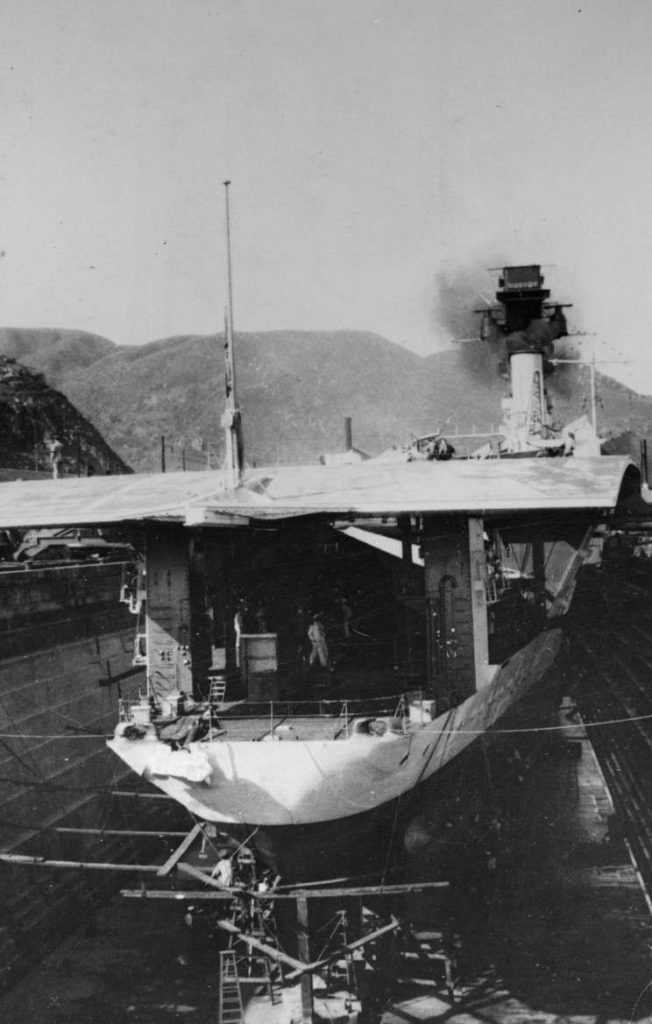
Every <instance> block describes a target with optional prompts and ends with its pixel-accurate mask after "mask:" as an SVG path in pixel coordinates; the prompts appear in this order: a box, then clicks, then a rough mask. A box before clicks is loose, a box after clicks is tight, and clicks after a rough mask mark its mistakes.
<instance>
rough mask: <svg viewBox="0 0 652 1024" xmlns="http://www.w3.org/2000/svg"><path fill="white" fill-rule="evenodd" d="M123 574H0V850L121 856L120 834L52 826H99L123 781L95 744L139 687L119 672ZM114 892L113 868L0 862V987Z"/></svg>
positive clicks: (125, 657)
mask: <svg viewBox="0 0 652 1024" xmlns="http://www.w3.org/2000/svg"><path fill="white" fill-rule="evenodd" d="M121 579H122V567H121V566H120V565H94V566H69V567H65V568H57V569H46V570H40V571H38V572H32V571H23V572H20V571H18V572H7V573H3V574H1V575H0V644H1V648H0V846H1V847H2V848H3V849H4V850H12V851H14V852H20V853H27V852H28V853H31V854H35V855H39V856H40V855H42V856H45V857H48V858H61V859H80V860H83V859H94V860H102V861H111V860H112V859H113V860H120V859H122V860H124V859H125V856H124V844H125V840H124V839H116V838H115V837H101V836H100V837H98V836H96V835H95V836H93V835H81V834H70V833H64V834H62V833H57V832H54V831H52V828H53V827H56V826H62V825H65V826H68V827H70V826H73V827H76V828H98V827H106V825H107V822H108V815H109V810H108V808H109V801H110V796H109V791H110V790H111V788H112V787H114V786H115V783H116V782H119V781H120V780H121V779H122V778H123V777H124V772H123V769H122V767H121V766H120V765H119V764H118V763H117V762H116V760H115V759H114V758H113V757H112V755H111V753H110V751H108V750H107V749H106V747H105V743H104V736H105V735H106V734H109V733H111V732H112V731H113V728H114V726H115V722H116V718H117V709H118V697H119V695H120V693H122V695H125V696H127V695H131V694H132V693H133V691H134V689H136V688H137V686H138V683H139V681H142V679H141V678H140V677H139V676H136V675H131V674H128V673H129V670H130V669H131V667H132V666H131V659H132V654H133V638H134V629H135V619H134V618H133V617H132V616H131V615H130V614H129V612H128V610H127V609H126V607H125V606H124V605H121V604H120V603H119V601H118V597H119V590H120V583H121ZM124 673H127V675H126V676H124ZM119 676H123V678H122V679H121V680H116V678H115V677H119ZM110 680H113V681H110ZM122 827H125V826H124V825H123V826H122ZM130 859H134V858H133V856H132V857H131V858H130ZM115 885H116V880H115V875H114V874H113V873H111V874H108V875H104V874H102V875H100V874H98V873H96V872H93V874H92V875H91V874H90V873H87V872H80V871H77V872H71V871H68V870H64V871H56V870H51V869H43V868H37V867H23V866H10V865H7V864H4V863H3V864H0V893H1V895H0V914H1V916H0V984H7V983H8V982H10V981H11V980H12V978H13V977H15V976H16V975H17V974H18V973H20V972H21V971H22V970H24V969H25V968H26V967H27V966H28V965H29V964H30V963H31V962H33V961H34V960H36V959H38V958H39V957H40V956H42V955H43V954H44V953H45V952H47V951H48V950H49V949H50V948H52V946H53V945H54V943H55V942H56V941H57V940H58V939H59V938H60V937H61V936H62V935H63V934H65V933H66V932H67V931H69V930H70V929H71V928H72V927H74V926H75V925H77V924H78V923H79V922H80V920H81V919H82V917H83V916H84V915H86V916H87V915H88V914H89V913H92V912H93V909H94V908H96V907H97V906H98V905H99V903H100V902H101V901H102V899H103V898H104V897H105V896H106V894H107V893H108V892H109V891H111V890H112V889H113V888H115Z"/></svg>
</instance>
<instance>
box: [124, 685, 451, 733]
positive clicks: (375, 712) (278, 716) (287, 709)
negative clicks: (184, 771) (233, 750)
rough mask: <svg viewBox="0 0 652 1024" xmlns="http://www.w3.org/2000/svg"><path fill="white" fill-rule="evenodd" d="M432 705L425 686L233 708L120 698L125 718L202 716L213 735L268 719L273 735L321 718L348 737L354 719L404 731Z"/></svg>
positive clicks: (160, 720) (158, 720) (158, 719)
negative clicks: (221, 728) (287, 725)
mask: <svg viewBox="0 0 652 1024" xmlns="http://www.w3.org/2000/svg"><path fill="white" fill-rule="evenodd" d="M431 706H432V701H428V700H427V699H425V698H424V695H423V693H422V691H421V690H412V691H409V692H406V693H400V694H388V695H385V696H381V697H358V698H346V699H342V698H339V699H329V700H326V699H323V698H320V699H316V700H305V699H300V700H273V701H243V702H241V703H237V704H234V705H230V706H225V705H224V704H218V703H216V702H211V701H208V700H206V701H193V702H186V704H185V706H184V707H177V708H171V707H170V702H169V701H168V700H167V699H162V700H160V701H157V700H156V698H155V697H153V696H150V697H144V696H143V697H141V698H140V700H139V701H134V700H132V699H127V698H121V699H120V701H119V717H120V721H121V722H133V723H137V724H142V725H145V724H149V723H150V722H151V723H153V724H154V725H157V724H159V723H161V724H163V723H165V722H169V721H171V720H172V719H174V718H177V717H183V716H184V715H193V716H200V717H201V716H202V715H203V716H204V717H205V718H206V719H207V720H208V721H209V723H210V729H211V734H212V732H213V729H214V727H215V724H216V723H217V722H218V720H220V721H222V722H223V723H224V724H225V725H227V726H228V723H229V722H234V723H235V722H247V721H251V722H253V721H257V722H262V721H265V722H266V725H267V730H266V731H267V732H268V734H269V735H273V733H274V729H275V728H276V727H277V726H278V725H280V723H281V722H287V721H288V720H294V721H296V720H301V719H303V720H309V719H313V720H314V719H316V718H318V719H323V720H325V721H328V720H330V721H332V723H333V732H334V735H335V736H343V737H344V738H348V737H349V736H350V735H351V729H352V724H353V722H354V721H355V720H356V719H360V718H367V719H391V720H393V721H395V722H397V723H399V725H400V727H401V729H402V730H403V731H406V730H407V728H408V725H410V724H415V723H417V724H423V722H425V721H429V720H430V715H431Z"/></svg>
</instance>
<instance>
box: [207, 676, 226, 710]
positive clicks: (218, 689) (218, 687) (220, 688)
mask: <svg viewBox="0 0 652 1024" xmlns="http://www.w3.org/2000/svg"><path fill="white" fill-rule="evenodd" d="M210 681H211V686H210V690H209V692H208V701H209V703H210V706H211V708H215V709H217V708H218V707H219V706H220V705H221V704H223V703H224V698H225V696H226V679H225V678H224V676H210Z"/></svg>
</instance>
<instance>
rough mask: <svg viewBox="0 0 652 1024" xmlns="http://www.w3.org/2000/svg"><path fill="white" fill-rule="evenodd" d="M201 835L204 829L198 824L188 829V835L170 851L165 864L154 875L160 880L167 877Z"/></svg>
mask: <svg viewBox="0 0 652 1024" xmlns="http://www.w3.org/2000/svg"><path fill="white" fill-rule="evenodd" d="M203 834H204V829H203V827H202V826H201V825H200V824H199V823H197V824H196V825H193V827H192V828H191V829H190V832H188V834H187V835H186V837H185V839H183V840H182V842H180V843H179V845H178V846H177V848H176V850H173V851H172V853H171V854H170V856H169V857H168V859H167V860H166V862H165V864H162V865H161V866H160V867H159V869H158V871H157V872H156V874H157V875H159V877H160V878H164V877H165V876H166V875H169V874H170V872H171V870H172V868H173V867H175V866H176V865H177V863H178V862H179V861H180V860H181V858H182V857H183V855H184V853H186V851H187V850H189V849H190V847H191V846H192V844H193V843H194V841H195V839H197V838H198V837H199V836H201V835H203Z"/></svg>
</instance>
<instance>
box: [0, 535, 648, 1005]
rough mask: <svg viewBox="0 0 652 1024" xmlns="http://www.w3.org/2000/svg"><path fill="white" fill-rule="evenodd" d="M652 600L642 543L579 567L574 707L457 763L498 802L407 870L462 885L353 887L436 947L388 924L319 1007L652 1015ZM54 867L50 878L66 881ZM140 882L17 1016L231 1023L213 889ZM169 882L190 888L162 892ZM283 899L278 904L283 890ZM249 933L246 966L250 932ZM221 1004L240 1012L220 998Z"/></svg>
mask: <svg viewBox="0 0 652 1024" xmlns="http://www.w3.org/2000/svg"><path fill="white" fill-rule="evenodd" d="M651 601H652V563H650V562H648V560H647V559H644V558H640V557H639V558H634V557H631V548H630V550H629V552H626V553H625V554H624V555H623V552H622V550H619V553H618V554H617V556H616V557H615V558H613V557H607V558H606V559H605V561H604V562H603V564H602V565H601V566H596V565H593V566H587V567H585V568H584V569H583V570H582V571H581V573H580V578H579V583H578V587H577V592H576V597H575V600H574V602H573V605H572V609H571V615H570V623H569V625H570V628H569V638H568V644H567V658H566V659H565V661H564V670H563V672H562V673H561V674H560V675H559V676H558V677H557V679H556V684H558V694H559V696H560V698H561V700H560V705H559V711H558V712H557V714H556V715H555V716H554V718H551V717H550V714H549V711H548V706H547V703H546V704H545V705H543V704H542V705H541V709H540V710H541V714H540V716H539V726H538V727H535V728H538V729H539V730H540V731H533V732H532V731H529V732H523V733H520V734H515V733H513V732H512V733H510V734H508V735H503V736H502V737H501V736H493V737H490V738H487V740H483V741H482V745H481V748H480V749H478V750H476V752H475V754H474V755H473V758H472V759H470V760H469V761H468V763H467V764H466V766H465V769H464V770H463V771H462V772H460V773H459V776H458V779H457V784H458V786H459V787H460V790H461V791H463V792H464V794H465V798H466V799H467V800H468V799H469V798H470V797H471V794H472V793H474V797H473V799H474V801H475V803H474V806H475V807H476V808H477V809H480V808H481V809H482V810H481V813H477V814H475V815H471V816H469V815H467V816H466V824H465V829H464V830H463V831H462V832H458V833H456V834H455V835H454V836H453V837H452V839H451V843H450V844H449V846H448V848H443V847H441V846H436V847H432V846H431V847H429V848H426V849H425V850H423V851H422V852H421V853H420V855H419V857H417V858H416V860H415V861H414V862H413V863H412V865H411V867H410V874H409V876H405V877H409V878H410V879H411V880H412V882H415V881H421V882H423V881H424V880H428V881H430V882H431V883H432V882H435V881H440V882H446V883H448V884H447V885H443V886H442V887H441V888H431V889H430V890H424V891H421V892H419V893H418V894H417V893H413V894H409V893H405V892H404V893H402V894H401V895H398V896H397V895H394V896H392V897H391V898H387V899H385V900H380V901H379V900H378V899H374V898H373V896H371V895H369V896H367V897H364V898H362V897H360V898H359V899H358V900H357V901H351V899H341V900H340V901H339V906H340V907H341V908H347V907H348V908H349V911H350V910H351V906H352V902H353V903H355V902H357V903H358V905H362V904H366V906H367V908H368V911H367V915H369V914H371V912H372V911H373V913H374V914H375V915H376V917H375V918H374V920H373V923H372V924H368V925H367V930H369V928H371V927H376V928H377V927H378V922H379V921H382V922H383V923H387V922H390V921H391V920H392V918H391V914H396V915H397V917H401V918H404V917H406V916H407V917H408V918H409V920H410V924H411V928H412V930H413V933H414V935H415V936H416V937H417V939H418V940H419V941H420V943H421V946H422V949H426V951H427V955H426V956H425V957H423V956H422V957H418V956H416V955H415V954H414V951H413V950H412V951H408V950H406V948H405V944H404V943H401V942H397V941H394V940H393V939H392V938H391V936H392V935H393V933H390V939H387V938H386V937H383V939H379V940H378V941H377V943H376V944H375V945H373V944H372V945H370V946H369V949H368V950H367V951H366V954H369V952H370V950H373V954H372V955H368V956H367V959H368V960H369V961H371V962H372V963H376V964H377V963H382V964H383V969H382V970H381V971H378V970H375V971H372V972H371V973H366V972H365V971H361V969H360V967H361V963H362V962H363V961H362V957H360V956H358V955H354V956H353V957H352V965H353V968H354V975H355V977H356V979H357V980H356V981H355V983H353V982H352V980H351V978H349V979H347V974H346V966H347V964H346V958H345V957H342V959H341V961H340V962H339V964H338V965H337V966H338V970H335V971H333V972H332V973H329V975H328V982H329V988H326V987H325V982H323V981H317V979H315V982H314V985H313V988H312V997H313V1002H312V1013H313V1017H312V1019H314V1020H315V1021H319V1020H324V1021H328V1020H334V1019H335V1020H341V1021H344V1020H350V1021H355V1020H356V1019H358V1020H359V1021H360V1022H362V1021H363V1020H366V1021H369V1020H378V1021H381V1020H382V1021H383V1022H384V1024H390V1022H391V1024H395V1022H399V1021H401V1022H402V1021H406V1020H408V1021H434V1020H447V1021H452V1022H453V1024H455V1022H458V1021H459V1022H460V1024H467V1022H470V1021H482V1022H487V1021H495V1022H513V1024H525V1022H529V1021H532V1020H536V1021H538V1022H540V1024H547V1022H550V1024H552V1022H553V1021H560V1020H563V1021H568V1022H571V1024H574V1022H577V1024H587V1022H598V1021H599V1022H600V1024H607V1022H609V1024H611V1022H614V1024H615V1022H625V1021H628V1022H635V1021H644V1020H647V1019H649V1017H650V1014H651V1013H652V985H651V981H652V967H651V959H650V950H651V948H652V916H651V914H650V902H649V897H648V896H647V894H646V888H645V886H646V885H647V886H649V884H650V874H649V864H650V855H651V853H652V848H651V844H650V815H649V789H650V783H651V780H650V772H649V767H648V764H649V757H648V756H646V755H647V752H648V751H649V746H650V743H651V741H652V722H651V720H650V718H649V717H648V716H649V713H650V712H649V676H650V664H651V663H652V642H651V641H650V638H649V634H648V625H647V622H648V619H649V609H650V602H651ZM528 721H529V722H530V723H531V722H532V718H531V716H530V715H528ZM528 728H531V725H528ZM472 778H473V779H475V780H476V781H475V782H474V783H473V785H471V779H472ZM478 779H480V780H481V781H480V782H478V781H477V780H478ZM422 810H423V812H424V813H426V814H427V812H428V810H429V808H428V807H427V806H424V807H423V808H422ZM174 848H175V841H174V840H172V839H170V838H169V839H168V849H169V850H170V851H173V850H174ZM633 853H634V854H635V857H633V856H632V854H633ZM187 859H189V858H187ZM195 863H197V862H195ZM27 870H30V869H27ZM32 870H34V869H32ZM39 870H40V871H41V877H42V879H47V881H44V880H43V881H42V884H43V885H45V886H47V885H48V884H51V881H50V880H51V879H61V873H60V872H56V871H49V870H48V869H39ZM43 873H45V874H44V875H43ZM73 875H74V873H73ZM65 877H67V878H70V872H66V873H65ZM134 881H135V879H133V878H131V879H130V880H129V883H128V885H125V882H124V880H123V881H122V886H123V890H124V891H125V893H126V894H127V895H124V896H122V897H115V898H114V899H113V900H112V901H111V902H110V903H109V904H108V905H106V906H104V907H101V908H100V907H99V906H98V905H97V904H96V906H95V908H94V912H93V914H92V915H90V914H89V916H88V919H87V923H86V926H85V927H84V929H83V930H82V931H81V932H79V933H77V934H75V935H73V936H72V937H71V938H70V939H68V940H67V941H66V942H64V943H63V945H62V946H60V947H59V948H58V949H57V950H56V951H55V952H54V953H53V954H51V955H50V956H49V957H48V958H47V959H46V960H45V961H44V962H43V964H42V965H41V966H40V967H38V968H37V969H36V970H34V971H32V972H31V974H30V975H29V977H28V978H26V979H25V980H24V981H22V982H19V983H18V984H17V985H16V986H15V987H14V988H13V989H12V990H11V992H10V993H9V994H7V995H6V996H5V997H4V999H3V1000H2V1002H1V1003H0V1016H1V1017H2V1020H3V1021H5V1022H6V1024H27V1022H31V1021H33V1020H41V1021H43V1022H52V1024H55V1022H56V1024H62V1022H65V1021H70V1022H71V1024H73V1022H82V1021H90V1020H93V1021H95V1022H97V1024H118V1022H122V1021H124V1020H125V1019H127V1020H133V1021H136V1022H139V1024H148V1022H152V1024H154V1022H157V1024H158V1022H160V1021H162V1020H168V1019H169V1020H179V1019H184V1020H189V1021H193V1020H196V1021H198V1022H200V1021H201V1022H204V1021H216V1020H220V1016H219V1012H220V951H224V949H225V941H220V939H219V938H218V937H217V936H216V934H215V933H214V932H215V930H211V929H210V928H207V927H206V920H205V913H206V912H207V908H208V907H213V906H214V904H211V902H210V901H206V902H204V903H200V902H199V898H198V895H197V889H196V887H195V883H194V879H193V878H192V876H188V875H186V876H185V877H177V878H176V879H175V880H173V879H172V877H171V876H170V875H168V877H167V879H164V880H162V881H160V882H158V883H157V884H158V885H159V886H160V889H157V890H156V894H155V893H154V892H153V893H152V895H151V896H150V897H149V898H145V892H146V890H147V889H152V887H153V884H152V880H151V876H146V875H143V876H141V882H142V884H143V888H142V889H141V890H139V886H138V885H135V886H134ZM166 892H167V893H168V894H170V893H172V892H173V893H174V894H175V896H176V899H174V900H173V901H170V900H168V899H164V898H162V897H163V896H164V895H165V893H166ZM280 893H281V890H279V893H278V894H277V896H279V895H280ZM208 895H210V891H209V893H208ZM129 896H131V898H129ZM274 902H275V905H276V910H279V908H280V905H281V902H282V901H281V900H280V899H278V898H277V899H276V900H275V901H274ZM190 906H194V911H193V912H190V913H189V907H190ZM332 906H333V907H334V908H335V909H337V907H338V901H337V898H335V899H334V900H333V902H332ZM198 910H199V911H200V912H199V913H198ZM189 922H192V926H191V927H189ZM223 938H224V940H226V936H224V937H223ZM317 938H319V940H320V941H321V939H322V938H324V936H323V935H320V936H318V937H317ZM234 949H236V950H238V957H239V962H240V963H241V964H242V963H246V956H245V959H244V961H243V960H242V959H241V958H242V956H244V955H245V954H246V946H243V945H242V944H240V943H236V944H235V946H234ZM250 953H251V949H250ZM433 954H434V955H433ZM447 968H448V971H447ZM239 969H242V968H239ZM241 994H242V1000H243V1015H242V1019H243V1020H245V1021H249V1022H251V1024H255V1022H258V1021H260V1022H261V1024H263V1022H267V1021H269V1022H276V1021H278V1022H279V1024H290V1021H300V1020H309V1019H311V1018H310V1016H309V1015H308V1013H307V1011H306V1006H305V1002H304V1004H303V1007H302V993H301V986H300V985H299V984H298V983H297V982H296V981H295V983H294V985H292V984H290V985H288V986H287V987H286V988H285V990H284V992H283V993H281V992H280V989H278V988H277V989H276V991H275V990H274V988H273V987H270V988H268V986H267V984H266V983H264V982H260V983H259V984H258V985H252V984H251V983H249V984H247V983H246V982H245V983H243V984H242V985H241ZM360 999H362V1003H361V1002H360ZM221 1019H222V1020H223V1021H234V1020H237V1019H240V1018H239V1017H237V1016H228V1015H226V1013H225V1010H224V1005H222V1017H221Z"/></svg>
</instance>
